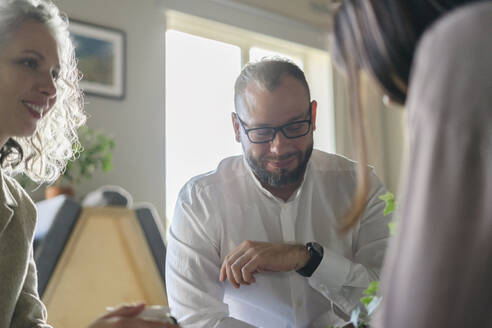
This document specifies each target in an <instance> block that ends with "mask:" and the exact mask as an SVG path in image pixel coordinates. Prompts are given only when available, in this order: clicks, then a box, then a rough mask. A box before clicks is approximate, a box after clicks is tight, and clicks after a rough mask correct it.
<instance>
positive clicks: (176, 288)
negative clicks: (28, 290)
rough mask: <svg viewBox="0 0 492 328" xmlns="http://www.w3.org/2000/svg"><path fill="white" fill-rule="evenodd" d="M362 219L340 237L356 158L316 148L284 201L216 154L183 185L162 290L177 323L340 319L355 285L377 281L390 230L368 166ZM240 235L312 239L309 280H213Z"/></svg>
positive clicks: (262, 276) (314, 323) (240, 161)
mask: <svg viewBox="0 0 492 328" xmlns="http://www.w3.org/2000/svg"><path fill="white" fill-rule="evenodd" d="M369 181H370V189H369V194H368V203H367V206H366V210H365V212H364V214H363V218H362V219H361V221H360V222H359V223H358V224H357V225H356V226H355V227H354V228H353V229H352V230H351V231H350V232H349V233H348V234H346V235H342V234H340V233H339V232H338V230H337V229H338V228H339V227H340V220H341V219H342V218H343V216H344V214H345V213H346V211H347V209H348V208H349V207H350V206H351V204H352V197H353V194H354V189H355V183H356V178H355V164H354V163H353V162H351V161H349V160H347V159H345V158H343V157H340V156H337V155H332V154H327V153H323V152H321V151H317V150H314V151H313V153H312V156H311V159H310V161H309V163H308V166H307V170H306V173H305V177H304V180H303V183H302V184H301V186H300V187H299V188H298V190H297V191H296V192H294V194H293V195H292V196H291V197H290V199H289V200H288V201H287V202H284V201H283V200H281V199H279V198H277V197H275V196H273V195H272V194H271V193H270V192H269V191H267V190H266V189H265V188H263V187H262V186H261V184H260V182H259V181H258V180H257V179H256V177H255V176H254V174H253V173H252V171H251V170H250V168H249V166H248V164H247V162H246V161H245V160H244V158H243V156H236V157H230V158H227V159H225V160H223V161H222V162H221V163H220V164H219V166H218V168H217V169H216V170H215V171H213V172H210V173H207V174H204V175H200V176H198V177H195V178H193V179H191V180H190V181H189V182H188V183H187V184H186V185H185V186H184V187H183V189H182V190H181V192H180V195H179V198H178V201H177V204H176V209H175V214H174V219H173V222H172V224H171V228H170V230H169V234H168V247H167V258H166V287H167V293H168V298H169V305H170V307H171V311H172V313H173V315H174V316H176V317H177V318H178V321H179V323H180V324H181V325H182V326H183V327H200V328H202V327H228V328H235V327H266V328H269V327H272V328H273V327H274V328H278V327H326V326H329V325H331V324H340V323H342V322H344V321H346V320H347V318H348V317H349V314H350V312H351V310H352V309H353V308H354V307H355V306H356V305H357V304H358V302H359V299H360V297H361V292H362V291H363V290H364V289H365V288H366V287H367V285H368V284H369V283H370V282H371V281H373V280H377V279H379V272H380V268H381V265H382V261H383V257H384V253H385V249H386V244H387V239H388V236H389V231H388V227H387V223H388V221H389V218H388V217H383V208H384V202H383V201H381V200H379V198H378V197H379V196H380V195H381V194H384V193H385V192H386V190H385V188H384V187H383V186H382V184H381V183H380V182H379V180H378V178H377V177H376V176H375V175H374V173H372V170H371V173H370V177H369ZM244 240H254V241H264V242H272V243H300V244H305V243H307V242H310V241H316V242H318V243H320V244H321V245H322V246H323V248H324V256H323V260H322V261H321V263H320V265H319V266H318V268H317V269H316V271H315V272H314V274H313V275H312V276H311V277H310V278H306V277H303V276H301V275H299V274H298V273H296V272H295V271H292V272H264V273H257V274H256V275H255V278H256V282H255V283H253V284H252V285H249V286H244V285H242V286H241V287H240V288H239V289H235V288H234V287H232V286H231V285H230V283H228V282H227V281H226V282H223V283H221V282H220V281H219V270H220V267H221V264H222V262H223V260H224V258H225V256H226V255H227V254H228V253H229V252H230V251H231V250H233V249H234V248H235V247H236V246H237V245H239V244H240V243H241V242H243V241H244Z"/></svg>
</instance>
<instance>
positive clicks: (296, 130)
mask: <svg viewBox="0 0 492 328" xmlns="http://www.w3.org/2000/svg"><path fill="white" fill-rule="evenodd" d="M308 114H309V119H308V120H303V121H295V122H290V123H287V124H284V125H281V126H277V127H266V128H252V129H246V127H245V124H246V123H244V121H243V120H242V119H241V118H240V117H239V115H237V114H236V116H237V118H238V119H239V122H240V123H241V126H242V127H243V129H244V133H246V135H247V136H248V139H249V141H250V142H252V143H256V144H261V143H267V142H271V141H273V140H274V139H275V136H276V135H277V132H278V131H281V132H282V134H283V135H284V137H286V138H287V139H295V138H300V137H303V136H305V135H306V134H308V133H309V130H310V129H311V123H312V116H311V105H309V111H308Z"/></svg>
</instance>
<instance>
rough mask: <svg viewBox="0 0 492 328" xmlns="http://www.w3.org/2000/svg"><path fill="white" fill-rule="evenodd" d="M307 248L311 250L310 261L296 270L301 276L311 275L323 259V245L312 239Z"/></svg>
mask: <svg viewBox="0 0 492 328" xmlns="http://www.w3.org/2000/svg"><path fill="white" fill-rule="evenodd" d="M306 249H307V251H308V252H309V256H310V258H309V261H308V262H307V263H306V265H305V266H303V267H302V268H300V269H299V270H297V271H296V272H297V273H298V274H300V275H301V276H304V277H311V276H312V275H313V273H314V271H315V270H316V268H317V267H318V265H319V264H320V263H321V260H322V259H323V246H321V245H320V244H318V243H317V242H314V241H312V242H309V243H307V244H306Z"/></svg>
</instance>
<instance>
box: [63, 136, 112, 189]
mask: <svg viewBox="0 0 492 328" xmlns="http://www.w3.org/2000/svg"><path fill="white" fill-rule="evenodd" d="M78 132H79V142H78V143H74V144H73V152H74V156H75V157H74V159H73V160H71V161H69V162H68V163H67V166H66V168H65V171H64V172H63V174H62V175H61V177H60V178H59V179H58V181H57V182H56V184H57V185H60V184H61V183H62V182H63V181H66V182H68V183H69V184H72V185H73V184H78V183H80V182H81V181H82V180H83V179H91V178H92V176H93V174H94V172H96V171H98V170H102V171H103V172H107V171H110V170H111V169H112V167H113V164H112V159H113V149H114V147H115V143H114V139H113V138H111V137H107V136H106V135H104V133H103V132H101V131H98V130H93V129H90V128H89V127H86V126H84V127H82V128H80V129H79V131H78Z"/></svg>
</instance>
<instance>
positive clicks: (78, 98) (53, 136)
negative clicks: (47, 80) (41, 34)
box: [0, 0, 86, 183]
mask: <svg viewBox="0 0 492 328" xmlns="http://www.w3.org/2000/svg"><path fill="white" fill-rule="evenodd" d="M26 20H35V21H38V22H40V23H43V24H45V25H46V26H47V27H48V28H49V29H50V30H51V31H52V32H53V35H54V37H55V39H56V41H57V44H58V55H59V58H60V73H59V78H58V79H57V81H56V89H57V100H56V103H55V104H54V106H53V108H52V109H51V111H50V112H48V114H47V115H46V116H45V117H43V118H42V119H41V120H40V121H39V123H38V125H37V129H36V131H35V132H34V134H33V135H32V136H29V137H22V138H21V137H15V138H11V139H9V140H8V142H7V143H6V144H5V145H4V146H3V147H2V148H1V149H0V164H1V166H2V167H3V168H4V169H5V170H6V171H7V172H9V173H10V174H18V173H25V174H26V175H27V176H29V178H31V179H32V180H33V181H35V182H38V183H42V182H53V181H55V180H56V179H57V178H58V176H59V175H60V174H61V173H62V172H63V170H64V169H65V165H66V162H67V160H69V159H70V158H72V157H73V151H72V145H73V144H74V143H77V142H78V137H77V129H78V128H79V127H80V126H81V125H83V124H84V123H85V120H86V115H85V113H84V111H83V107H84V104H83V97H82V90H81V89H80V87H79V80H80V73H79V70H78V69H77V61H76V59H75V49H74V45H73V43H72V40H71V39H70V34H69V31H68V18H67V16H66V15H65V14H63V13H61V12H60V11H59V9H58V8H57V7H56V6H55V5H54V4H53V3H52V2H51V1H50V0H0V50H1V48H2V47H3V46H4V45H5V44H6V43H8V42H9V38H10V37H11V36H12V35H13V33H14V32H15V31H16V30H17V29H18V28H19V27H20V26H22V24H23V23H24V22H25V21H26Z"/></svg>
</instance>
